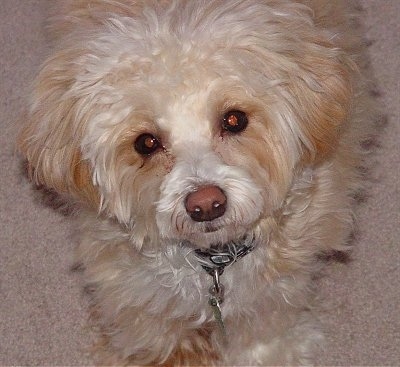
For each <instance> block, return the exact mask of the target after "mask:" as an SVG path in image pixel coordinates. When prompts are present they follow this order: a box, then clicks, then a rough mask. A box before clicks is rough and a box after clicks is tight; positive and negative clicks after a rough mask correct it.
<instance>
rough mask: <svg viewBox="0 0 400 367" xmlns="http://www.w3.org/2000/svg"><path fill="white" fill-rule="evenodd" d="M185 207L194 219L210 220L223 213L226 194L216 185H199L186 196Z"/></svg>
mask: <svg viewBox="0 0 400 367" xmlns="http://www.w3.org/2000/svg"><path fill="white" fill-rule="evenodd" d="M185 207H186V211H187V213H188V214H189V215H190V217H191V218H192V219H193V220H194V221H196V222H206V221H211V220H214V219H216V218H219V217H221V216H222V215H224V213H225V210H226V196H225V194H224V193H223V191H222V190H221V189H220V188H219V187H218V186H213V185H207V186H201V187H199V189H198V190H196V191H193V192H191V193H190V194H189V195H188V196H187V197H186V201H185Z"/></svg>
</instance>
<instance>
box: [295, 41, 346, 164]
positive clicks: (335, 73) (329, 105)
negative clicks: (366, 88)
mask: <svg viewBox="0 0 400 367" xmlns="http://www.w3.org/2000/svg"><path fill="white" fill-rule="evenodd" d="M315 48H316V49H320V50H319V52H315V53H312V52H310V53H306V54H305V56H304V57H303V58H302V59H301V60H298V61H297V62H298V65H299V66H300V68H301V72H300V73H299V74H298V75H297V77H296V79H294V80H293V82H292V83H291V85H290V87H289V88H290V90H291V93H290V94H291V95H292V96H293V98H294V101H293V102H292V104H293V107H294V108H293V110H294V113H295V114H296V115H297V116H296V117H297V120H298V121H299V123H300V129H301V131H302V133H303V137H302V144H303V146H304V147H305V149H304V150H305V157H304V160H305V161H319V160H321V159H323V158H324V157H325V156H326V155H328V154H329V153H331V152H332V151H333V150H334V149H335V147H336V146H337V144H338V141H339V135H340V132H341V130H342V128H344V124H345V123H346V120H347V118H348V113H349V108H350V103H351V95H352V86H351V74H352V70H351V69H352V68H353V63H352V62H351V60H348V59H346V57H345V56H344V55H341V54H340V51H339V50H334V49H333V48H332V46H331V47H330V48H328V47H326V48H325V47H323V46H321V45H318V44H315ZM329 53H330V54H331V55H329V56H328V54H329ZM334 54H336V55H335V56H333V55H334Z"/></svg>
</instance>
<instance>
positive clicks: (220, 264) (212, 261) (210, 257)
mask: <svg viewBox="0 0 400 367" xmlns="http://www.w3.org/2000/svg"><path fill="white" fill-rule="evenodd" d="M254 248H255V243H254V237H253V236H244V237H243V238H242V239H241V240H240V241H238V242H235V241H232V242H228V243H226V244H223V245H221V244H218V245H212V246H211V247H210V248H206V249H196V250H195V254H196V258H197V261H198V262H199V264H200V265H201V267H202V268H203V269H204V270H205V271H206V272H207V273H208V274H209V275H211V276H213V275H214V274H215V272H216V271H217V272H218V275H221V274H222V273H223V272H224V269H225V268H226V267H227V266H229V265H232V264H233V263H235V262H236V261H238V260H239V259H241V258H242V257H244V256H245V255H247V254H248V253H250V252H251V251H253V249H254Z"/></svg>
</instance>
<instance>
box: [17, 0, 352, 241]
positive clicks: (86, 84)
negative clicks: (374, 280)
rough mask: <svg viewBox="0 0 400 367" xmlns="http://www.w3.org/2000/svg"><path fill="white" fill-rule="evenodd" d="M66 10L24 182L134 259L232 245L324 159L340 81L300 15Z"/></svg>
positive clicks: (155, 5)
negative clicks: (109, 233) (80, 208)
mask: <svg viewBox="0 0 400 367" xmlns="http://www.w3.org/2000/svg"><path fill="white" fill-rule="evenodd" d="M78 3H79V2H78ZM142 3H144V4H145V5H141V4H142ZM79 4H80V5H77V7H76V8H73V9H70V10H69V11H70V16H68V17H66V18H65V19H64V21H63V23H62V25H61V27H60V29H61V30H62V32H63V33H64V35H63V36H62V37H61V39H60V40H59V42H58V43H59V46H58V49H57V50H56V51H55V53H54V55H53V56H52V57H51V58H49V59H48V60H47V62H46V63H45V65H44V67H43V69H42V71H41V73H40V75H39V77H38V81H37V86H36V89H35V93H34V95H33V101H32V104H31V108H30V112H29V114H28V123H27V126H26V127H25V129H24V130H23V131H22V133H21V136H20V149H21V151H22V152H23V153H24V154H25V155H26V157H27V159H28V161H29V163H30V167H31V172H32V175H33V177H34V179H35V180H36V182H38V183H40V184H44V185H46V186H48V187H50V188H52V189H55V190H57V191H60V192H67V193H69V194H71V195H72V196H73V197H74V198H75V199H78V200H80V201H82V202H85V203H86V204H88V205H90V206H91V207H93V208H95V209H96V210H99V211H100V212H101V213H103V214H104V215H108V216H110V217H114V218H116V219H117V220H118V221H119V222H120V223H121V224H123V225H126V226H127V227H128V228H130V229H131V230H132V231H133V233H134V236H133V238H135V240H134V241H136V245H138V246H141V245H142V244H143V242H146V241H148V240H150V241H159V240H160V239H161V240H162V241H168V240H173V241H176V240H179V241H182V240H188V241H190V242H192V243H193V244H195V245H197V246H205V247H206V246H210V245H211V244H215V243H224V242H227V241H230V240H234V239H237V238H240V237H241V236H243V235H244V234H246V233H248V232H249V231H252V230H254V229H255V228H256V227H257V226H258V224H259V223H260V221H262V220H263V219H264V218H267V217H269V216H271V215H273V213H274V211H276V210H277V209H279V208H280V207H281V206H282V203H283V202H284V200H285V196H286V194H287V192H288V190H289V188H290V185H291V183H292V180H293V177H294V175H295V173H296V171H298V170H301V169H302V167H304V165H310V164H311V165H312V164H316V163H318V162H319V161H321V160H323V159H324V158H325V157H326V156H327V155H329V154H330V153H331V152H332V150H333V149H334V147H335V145H336V143H337V137H338V134H339V130H340V128H341V125H342V124H343V123H344V121H345V119H346V113H347V109H348V104H349V102H348V101H349V96H350V85H349V77H348V68H349V67H351V66H350V62H348V61H347V60H346V59H345V58H344V56H343V53H342V52H341V50H340V49H338V48H336V47H335V46H334V45H333V44H332V43H331V41H330V37H331V36H332V35H331V34H325V33H323V32H322V31H320V30H318V29H317V26H316V25H314V24H313V21H312V17H311V13H310V12H309V11H308V9H307V8H305V7H303V6H300V5H294V4H289V3H288V2H286V1H281V2H280V1H271V2H269V1H257V0H253V1H213V2H208V1H161V2H155V1H154V2H153V1H147V2H141V3H140V4H137V5H136V6H131V8H130V7H129V6H127V5H125V6H124V5H122V4H120V5H118V3H117V2H116V3H109V2H103V1H94V2H93V4H92V5H91V6H90V7H89V6H88V7H87V8H86V7H85V6H84V5H82V4H83V3H82V2H80V3H79ZM72 23H74V24H73V27H72V26H71V24H72Z"/></svg>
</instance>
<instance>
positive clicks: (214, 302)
mask: <svg viewBox="0 0 400 367" xmlns="http://www.w3.org/2000/svg"><path fill="white" fill-rule="evenodd" d="M208 303H209V304H210V306H211V309H212V311H213V314H214V319H215V321H216V322H217V325H218V329H219V331H220V333H221V335H222V339H223V341H224V342H226V330H225V324H224V320H222V313H221V305H220V303H219V301H218V299H217V298H216V297H214V296H211V297H210V300H209V302H208Z"/></svg>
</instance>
